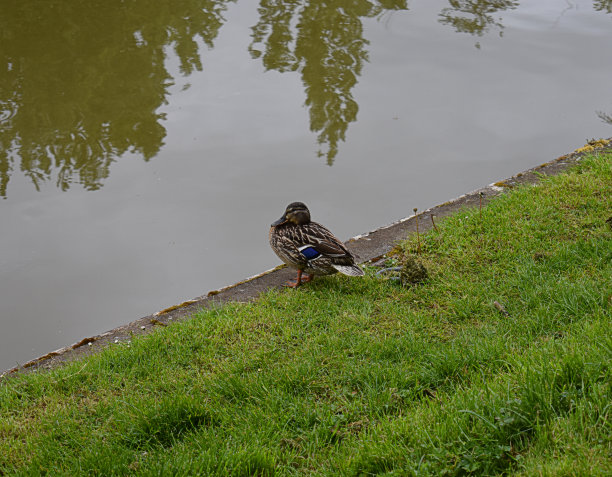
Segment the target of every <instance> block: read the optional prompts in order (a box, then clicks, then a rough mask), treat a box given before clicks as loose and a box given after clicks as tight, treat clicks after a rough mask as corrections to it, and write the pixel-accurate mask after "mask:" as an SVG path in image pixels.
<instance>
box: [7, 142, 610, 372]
mask: <svg viewBox="0 0 612 477" xmlns="http://www.w3.org/2000/svg"><path fill="white" fill-rule="evenodd" d="M594 150H600V151H606V150H612V145H611V140H610V139H600V140H592V141H590V142H589V143H587V144H586V145H585V146H583V147H581V148H579V149H577V150H576V151H574V152H572V153H569V154H565V155H563V156H560V157H558V158H556V159H554V160H552V161H549V162H546V163H543V164H540V165H538V166H536V167H534V168H532V169H529V170H526V171H522V172H519V173H517V174H516V175H514V176H512V177H509V178H507V179H504V180H500V181H497V182H495V183H492V184H489V185H488V186H486V187H483V188H481V189H477V190H475V191H472V192H469V193H467V194H464V195H462V196H460V197H457V198H456V199H453V200H450V201H447V202H445V203H443V204H440V205H437V206H435V207H432V208H429V209H427V210H425V211H420V212H418V214H415V215H411V216H408V217H406V218H403V219H401V220H399V221H397V222H395V223H393V224H390V225H387V226H383V227H380V228H378V229H376V230H374V231H371V232H369V233H366V234H363V235H359V236H357V237H353V238H352V239H350V240H349V242H348V246H349V248H350V249H351V250H352V251H353V252H354V253H356V254H357V256H358V257H359V259H360V261H361V262H368V261H375V260H377V259H378V258H379V257H381V256H383V255H384V254H386V253H388V252H389V251H390V250H391V249H392V248H393V247H394V246H395V244H396V243H397V242H398V241H399V240H402V239H403V238H405V237H406V236H407V235H409V234H412V233H415V232H416V225H417V221H418V220H420V229H421V231H427V230H429V229H430V228H432V227H433V224H434V220H435V218H437V219H438V220H440V219H442V218H444V217H448V216H451V215H453V214H455V213H456V212H457V211H459V210H461V209H462V208H465V207H481V206H483V205H486V204H487V203H488V201H489V200H490V199H491V198H493V197H496V196H498V195H500V194H502V193H504V192H505V191H508V190H511V189H512V188H514V187H517V186H520V185H523V184H533V183H536V182H538V181H539V180H540V179H541V178H542V177H543V176H551V175H557V174H559V173H561V172H563V171H564V170H566V169H567V168H569V167H572V166H574V165H575V164H577V163H578V162H579V161H580V160H581V159H582V157H583V156H584V154H586V153H589V152H592V151H594ZM292 277H293V272H292V271H290V270H288V269H287V268H285V267H283V266H280V267H276V268H275V269H272V270H268V271H266V272H264V273H261V274H259V275H257V276H254V277H250V278H247V279H245V280H243V281H241V282H238V283H235V284H233V285H230V286H227V287H224V288H222V289H219V290H211V291H210V292H208V293H207V294H206V295H202V296H199V297H196V298H194V299H192V300H188V301H186V302H184V303H180V304H177V305H173V306H170V307H168V308H165V309H163V310H160V311H158V312H156V313H153V314H151V315H148V316H145V317H142V318H140V319H137V320H134V321H132V322H130V323H127V324H125V325H123V326H119V327H117V328H114V329H112V330H109V331H107V332H105V333H102V334H99V335H95V336H89V337H85V338H83V339H81V340H79V341H77V342H76V343H73V344H71V345H68V346H66V347H64V348H61V349H57V350H55V351H51V352H49V353H47V354H45V355H43V356H40V357H38V358H35V359H33V360H30V361H28V362H25V363H23V364H21V365H19V366H16V367H14V368H12V369H9V370H6V371H4V372H3V373H0V378H2V377H3V376H6V375H12V374H14V373H16V372H31V371H34V370H37V369H40V368H42V369H51V368H53V367H56V366H58V365H62V364H63V363H64V362H66V361H72V360H74V359H79V358H81V357H83V356H86V355H90V354H93V353H96V352H98V351H100V350H102V349H104V348H105V347H107V346H109V345H113V344H119V343H124V342H127V341H129V340H130V339H132V337H133V336H138V335H142V334H147V333H150V332H151V331H153V330H154V329H155V328H156V327H157V326H164V325H167V324H169V323H173V322H176V321H179V320H182V319H185V318H186V317H190V316H191V315H192V314H193V313H196V312H197V311H199V310H200V309H202V308H208V307H211V306H217V305H219V304H223V303H227V302H232V301H242V302H244V301H250V300H253V299H255V298H257V297H258V296H259V295H260V294H261V293H263V292H265V291H267V290H269V289H271V288H280V287H281V286H282V284H283V283H285V282H287V281H288V280H289V279H290V278H292Z"/></svg>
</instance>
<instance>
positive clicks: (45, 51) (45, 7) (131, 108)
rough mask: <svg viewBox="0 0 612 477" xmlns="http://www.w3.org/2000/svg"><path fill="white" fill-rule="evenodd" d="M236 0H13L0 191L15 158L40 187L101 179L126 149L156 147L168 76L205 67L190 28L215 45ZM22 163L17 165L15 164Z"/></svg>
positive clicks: (4, 27)
mask: <svg viewBox="0 0 612 477" xmlns="http://www.w3.org/2000/svg"><path fill="white" fill-rule="evenodd" d="M231 1H234V0H216V1H210V0H205V1H202V0H175V1H172V2H157V1H149V0H131V1H130V2H124V1H119V0H114V1H104V2H102V1H100V0H96V1H91V0H90V1H70V2H65V1H61V0H51V1H50V0H37V1H28V2H19V1H11V2H10V3H5V4H4V5H3V12H2V15H1V16H0V31H1V32H2V48H1V49H0V84H1V85H2V88H0V107H1V109H2V111H1V112H0V196H2V197H6V191H7V184H8V181H9V176H10V173H11V171H12V170H13V169H15V168H16V167H19V168H20V169H21V170H22V171H23V173H24V174H25V175H26V176H27V177H29V178H30V179H31V180H32V183H33V184H34V186H35V187H36V188H37V189H38V188H39V187H40V184H41V183H42V182H43V181H47V180H49V179H50V178H51V177H52V176H53V175H56V177H57V185H58V187H60V188H61V189H62V190H66V189H68V188H69V187H70V185H71V183H72V182H78V183H80V184H82V185H83V187H85V188H86V189H88V190H95V189H98V188H100V187H101V184H102V180H103V179H105V178H106V177H108V174H109V166H110V164H111V163H112V162H113V161H114V160H115V159H116V158H117V157H118V156H121V155H122V154H124V153H125V152H126V151H129V152H134V153H138V154H140V155H141V156H142V157H143V158H144V159H145V160H149V159H150V158H151V157H153V156H155V155H156V154H157V153H158V152H159V150H160V148H161V146H162V145H163V140H164V137H165V134H166V131H165V128H164V127H163V126H162V124H161V120H162V119H163V114H161V113H158V112H157V110H158V108H159V107H160V106H161V105H162V104H164V103H165V101H166V96H167V94H168V87H169V86H170V85H171V84H172V77H171V76H170V74H169V73H168V71H167V70H166V67H165V64H164V63H165V54H164V48H165V47H167V46H168V45H171V46H173V47H174V51H175V52H176V54H177V56H178V58H180V70H181V72H182V73H183V74H189V73H191V72H193V71H194V70H201V69H202V62H201V59H200V54H199V51H198V44H197V42H196V39H197V37H199V38H201V40H202V41H203V42H204V43H205V44H206V45H208V46H209V47H212V46H213V41H214V39H215V38H216V36H217V34H218V32H219V29H220V27H221V25H222V24H223V17H222V14H223V12H224V11H225V9H226V8H227V4H228V3H230V2H231ZM17 163H19V166H17Z"/></svg>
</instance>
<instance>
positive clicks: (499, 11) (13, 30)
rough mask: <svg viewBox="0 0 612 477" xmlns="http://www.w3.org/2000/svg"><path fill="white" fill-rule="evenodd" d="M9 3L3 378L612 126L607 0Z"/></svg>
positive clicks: (2, 73) (4, 88) (2, 138)
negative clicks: (297, 216) (318, 234)
mask: <svg viewBox="0 0 612 477" xmlns="http://www.w3.org/2000/svg"><path fill="white" fill-rule="evenodd" d="M276 3H279V4H281V5H280V6H279V5H276ZM0 12H1V15H0V35H1V36H0V38H1V43H0V44H1V46H0V369H6V368H9V367H11V366H14V365H15V364H17V363H23V362H25V361H27V360H29V359H32V358H34V357H36V356H38V355H41V354H44V353H47V352H49V351H51V350H53V349H56V348H59V347H62V346H65V345H68V344H71V343H73V342H75V341H78V340H79V339H81V338H83V337H85V336H90V335H93V334H97V333H101V332H104V331H106V330H109V329H111V328H113V327H115V326H118V325H121V324H124V323H126V322H129V321H132V320H134V319H137V318H139V317H141V316H144V315H147V314H149V313H152V312H155V311H157V310H159V309H162V308H165V307H167V306H170V305H173V304H175V303H178V302H181V301H184V300H186V299H190V298H193V297H196V296H199V295H203V294H205V293H206V292H207V291H209V290H211V289H216V288H219V287H221V286H224V285H228V284H231V283H234V282H236V281H238V280H240V279H242V278H245V277H247V276H250V275H253V274H256V273H259V272H261V271H264V270H266V269H269V268H271V267H274V266H276V265H278V264H279V260H278V259H277V258H276V256H275V255H274V254H273V253H272V251H271V250H270V249H269V246H268V243H267V233H268V227H269V224H270V223H271V222H272V221H274V220H275V219H277V218H278V217H279V216H280V214H281V213H282V211H283V210H284V207H285V206H286V205H287V204H288V203H289V202H292V201H296V200H299V201H303V202H305V203H307V204H308V205H309V207H310V209H311V212H312V215H313V219H314V220H317V221H320V222H322V223H324V224H326V225H327V226H328V227H330V228H331V229H332V230H333V231H334V232H335V233H336V234H337V235H338V236H339V237H341V238H343V239H347V238H349V237H350V236H353V235H356V234H359V233H363V232H366V231H368V230H371V229H373V228H376V227H379V226H381V225H384V224H387V223H390V222H392V221H394V220H397V219H399V218H402V217H405V216H407V215H410V214H411V213H412V209H413V208H414V207H418V208H419V209H424V208H427V207H430V206H433V205H435V204H437V203H440V202H444V201H446V200H448V199H451V198H453V197H455V196H457V195H460V194H462V193H464V192H467V191H469V190H473V189H475V188H478V187H480V186H483V185H486V184H488V183H490V182H493V181H495V180H498V179H502V178H504V177H507V176H510V175H512V174H514V173H516V172H518V171H520V170H523V169H526V168H529V167H532V166H535V165H537V164H540V163H542V162H546V161H548V160H551V159H553V158H555V157H556V156H558V155H561V154H563V153H566V152H568V151H571V150H573V149H575V148H577V147H580V146H582V145H583V144H584V143H585V141H586V140H587V139H590V138H594V137H609V136H612V134H611V132H612V1H609V0H608V1H605V0H604V1H602V0H598V1H586V0H585V1H575V2H574V1H552V0H538V1H537V2H528V1H519V0H497V1H490V2H488V1H477V2H474V1H463V0H453V1H442V0H413V1H400V0H386V1H382V0H380V1H374V0H354V1H338V0H336V1H316V2H315V1H312V2H308V1H300V0H293V1H286V2H270V1H269V0H261V1H260V2H256V1H245V0H236V1H227V0H225V1H223V0H218V1H215V0H181V1H178V2H177V1H173V2H150V1H145V0H133V1H130V2H123V1H117V0H115V1H108V0H107V1H104V2H102V1H99V0H98V1H95V0H94V1H76V0H75V1H73V2H65V1H57V0H44V1H43V0H32V1H28V2H20V1H17V0H13V1H11V0H9V1H7V2H3V3H2V6H0Z"/></svg>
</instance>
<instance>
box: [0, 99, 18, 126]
mask: <svg viewBox="0 0 612 477" xmlns="http://www.w3.org/2000/svg"><path fill="white" fill-rule="evenodd" d="M15 114H17V105H16V104H15V103H13V102H12V101H7V102H1V103H0V123H3V122H5V121H9V120H10V119H12V118H13V117H14V116H15Z"/></svg>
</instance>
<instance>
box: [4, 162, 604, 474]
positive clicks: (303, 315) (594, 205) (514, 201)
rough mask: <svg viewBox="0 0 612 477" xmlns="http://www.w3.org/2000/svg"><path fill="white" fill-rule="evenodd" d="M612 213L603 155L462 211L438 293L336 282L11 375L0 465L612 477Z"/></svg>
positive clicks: (426, 254)
mask: <svg viewBox="0 0 612 477" xmlns="http://www.w3.org/2000/svg"><path fill="white" fill-rule="evenodd" d="M611 214H612V156H611V155H607V156H603V155H602V156H594V157H591V158H589V159H588V160H586V161H584V163H583V164H582V165H580V166H579V167H578V168H577V169H575V170H574V171H573V172H572V173H570V174H565V175H562V176H559V177H554V178H550V179H546V180H544V181H543V182H542V183H541V184H540V185H538V186H535V187H531V186H529V187H524V188H521V189H517V190H514V191H512V192H511V193H509V194H507V195H505V196H503V197H500V198H498V199H496V200H494V201H493V203H492V204H491V205H490V206H488V207H487V208H485V209H483V211H482V215H480V213H479V211H478V210H475V211H466V212H465V213H462V214H458V215H457V216H455V217H453V218H451V219H448V220H447V221H446V222H445V223H444V224H442V226H441V227H440V231H439V232H435V231H433V232H432V233H430V234H429V235H428V236H427V237H426V238H424V239H423V243H422V249H423V250H422V254H421V260H422V261H423V262H424V263H425V264H426V265H427V267H428V268H429V270H430V280H429V281H428V282H427V283H425V284H423V285H421V286H418V287H413V288H411V289H405V288H402V287H401V286H399V285H396V284H395V283H393V282H390V281H386V280H380V279H377V278H376V277H375V276H374V271H372V270H369V272H368V275H367V276H366V277H365V278H363V279H349V278H346V277H340V276H334V277H330V278H325V279H320V280H316V281H314V282H313V283H311V284H308V285H306V286H304V287H302V288H301V289H299V290H296V291H294V290H286V291H281V292H278V291H271V292H269V293H267V294H266V295H265V296H263V297H262V298H261V299H260V300H259V301H258V302H257V303H254V304H233V305H228V306H225V307H223V308H220V309H217V310H211V311H203V312H202V313H200V314H199V315H197V316H196V317H195V318H194V319H192V320H190V321H187V322H183V323H178V324H175V325H172V326H169V327H167V328H162V329H159V330H158V331H157V332H155V333H153V334H152V335H149V336H145V337H141V338H138V339H134V341H133V342H132V343H131V345H130V346H127V345H117V346H114V347H113V348H112V349H109V350H107V351H105V352H103V353H101V354H99V355H96V356H93V357H91V358H89V359H86V360H83V361H79V362H76V363H74V364H71V365H69V366H66V367H63V368H61V369H56V370H53V371H50V372H45V373H40V374H32V375H29V376H19V377H16V378H15V379H10V380H5V381H4V382H3V383H2V385H1V387H0V475H3V474H5V473H6V474H9V473H13V472H16V473H22V474H27V475H33V474H36V473H46V472H49V473H52V474H53V475H58V474H66V475H77V474H82V473H91V474H100V475H112V474H124V473H128V472H134V473H143V474H151V475H153V474H155V475H187V474H190V473H191V474H195V473H208V474H218V475H228V474H231V475H249V474H254V473H259V474H268V473H270V474H272V473H278V474H301V473H302V474H303V473H307V474H330V473H331V474H333V473H335V474H347V475H359V474H378V473H387V475H445V474H448V475H464V474H468V473H470V472H473V473H476V474H489V475H490V474H496V473H508V472H509V473H516V474H521V473H523V474H524V475H534V474H538V473H541V474H543V475H581V474H582V475H604V474H606V472H607V471H608V470H609V469H610V468H612V457H611V455H612V445H611V423H610V402H611V401H612V392H611V391H612V390H611V382H612V380H611V379H610V377H611V376H610V369H609V367H610V362H612V360H611V358H612V356H611V355H612V333H611V331H610V329H611V326H610V325H611V320H610V311H611V306H612V305H611V300H612V231H611V230H610V227H609V226H608V225H607V224H606V223H605V220H606V219H607V218H608V217H609V216H610V215H611ZM415 245H416V244H415V241H414V240H411V241H408V242H406V243H405V244H402V246H401V247H400V249H399V252H400V255H401V254H407V253H414V250H415V248H416V247H415ZM494 300H497V301H498V302H500V303H502V304H504V306H505V308H506V310H507V311H508V313H509V314H510V316H509V317H505V316H503V315H502V314H501V313H500V312H499V311H498V310H496V309H495V308H494V307H493V306H492V303H493V301H494Z"/></svg>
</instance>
